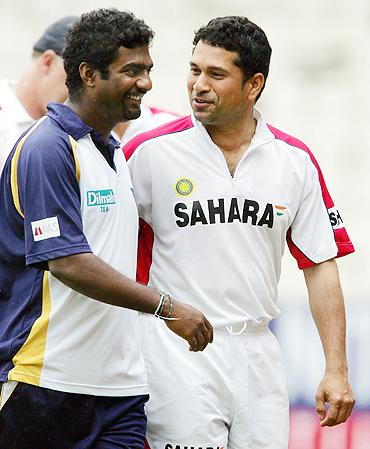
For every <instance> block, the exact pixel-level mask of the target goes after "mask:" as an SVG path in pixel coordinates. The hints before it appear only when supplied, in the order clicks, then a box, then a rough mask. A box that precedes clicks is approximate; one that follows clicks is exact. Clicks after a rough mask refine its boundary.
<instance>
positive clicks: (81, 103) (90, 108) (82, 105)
mask: <svg viewBox="0 0 370 449" xmlns="http://www.w3.org/2000/svg"><path fill="white" fill-rule="evenodd" d="M65 104H66V105H67V106H68V107H70V108H71V109H72V111H74V112H75V113H76V114H77V115H78V116H79V117H80V118H81V120H82V121H83V122H84V123H86V125H88V126H90V127H91V128H93V129H94V130H95V131H98V132H100V133H101V134H102V135H103V137H104V139H106V140H108V137H109V134H110V133H111V131H112V129H113V128H114V126H115V125H116V123H110V122H109V123H108V122H107V121H106V117H102V115H101V112H100V111H99V108H96V107H94V104H93V102H90V101H89V100H88V99H86V98H83V97H81V98H79V99H78V100H71V99H70V98H68V99H67V101H66V102H65Z"/></svg>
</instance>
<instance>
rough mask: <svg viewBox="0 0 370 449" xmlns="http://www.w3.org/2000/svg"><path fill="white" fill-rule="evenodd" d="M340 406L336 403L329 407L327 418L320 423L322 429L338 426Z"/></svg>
mask: <svg viewBox="0 0 370 449" xmlns="http://www.w3.org/2000/svg"><path fill="white" fill-rule="evenodd" d="M339 409H340V406H339V405H338V404H336V403H331V404H330V405H329V408H328V411H327V413H326V416H325V418H324V419H323V420H322V421H321V422H320V426H321V427H332V426H335V425H336V424H338V413H339Z"/></svg>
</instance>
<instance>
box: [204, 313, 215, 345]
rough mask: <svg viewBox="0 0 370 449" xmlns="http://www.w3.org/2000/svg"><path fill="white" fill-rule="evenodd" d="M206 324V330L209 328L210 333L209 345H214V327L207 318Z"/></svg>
mask: <svg viewBox="0 0 370 449" xmlns="http://www.w3.org/2000/svg"><path fill="white" fill-rule="evenodd" d="M204 324H205V326H206V328H207V330H208V333H209V340H208V341H209V343H212V342H213V326H212V324H211V323H210V322H209V321H208V320H207V318H205V322H204Z"/></svg>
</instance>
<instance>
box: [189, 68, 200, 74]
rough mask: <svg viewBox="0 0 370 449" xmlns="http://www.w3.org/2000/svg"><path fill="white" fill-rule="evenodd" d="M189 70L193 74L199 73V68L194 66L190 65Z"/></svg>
mask: <svg viewBox="0 0 370 449" xmlns="http://www.w3.org/2000/svg"><path fill="white" fill-rule="evenodd" d="M190 72H191V73H192V74H193V75H199V74H200V70H199V69H197V68H196V67H190Z"/></svg>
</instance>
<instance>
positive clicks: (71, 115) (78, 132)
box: [46, 102, 120, 150]
mask: <svg viewBox="0 0 370 449" xmlns="http://www.w3.org/2000/svg"><path fill="white" fill-rule="evenodd" d="M47 108H48V112H47V113H46V115H47V116H49V117H51V118H52V119H54V120H55V121H56V122H58V123H59V125H60V126H61V127H62V128H63V129H64V131H66V132H67V133H68V134H69V135H71V136H72V137H73V138H74V139H75V140H78V139H81V138H82V137H84V136H86V134H91V137H92V139H93V140H94V142H97V143H98V146H99V147H100V146H107V147H108V149H109V150H113V149H115V148H118V147H119V146H120V143H119V142H118V141H117V140H116V139H114V138H113V137H112V135H110V136H109V140H108V142H105V141H104V138H103V136H102V134H101V133H99V132H98V131H96V130H94V129H93V128H91V126H88V125H86V123H85V122H83V121H82V120H81V118H80V116H78V115H77V114H76V113H75V112H74V111H72V109H71V108H70V107H68V106H67V105H65V104H62V103H54V102H51V103H49V104H48V106H47Z"/></svg>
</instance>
